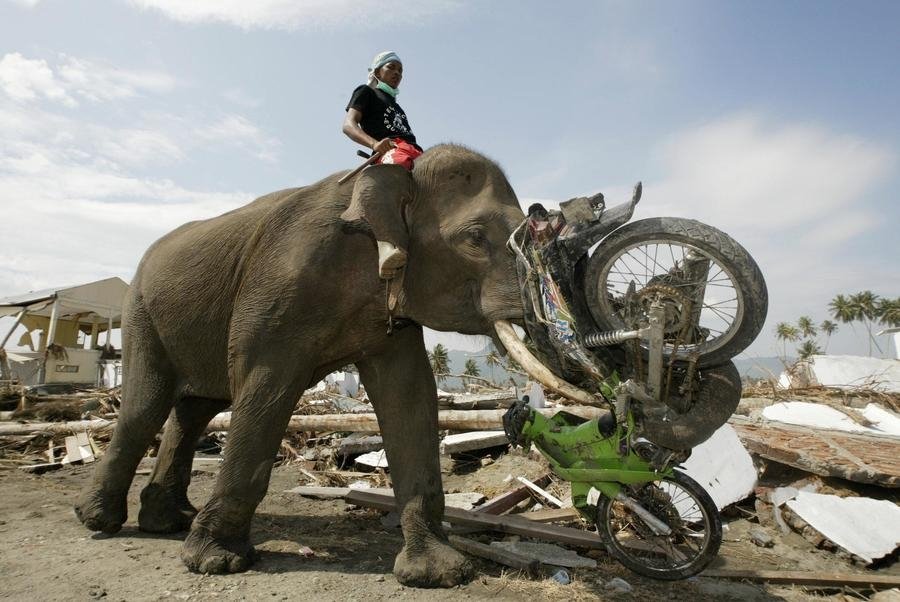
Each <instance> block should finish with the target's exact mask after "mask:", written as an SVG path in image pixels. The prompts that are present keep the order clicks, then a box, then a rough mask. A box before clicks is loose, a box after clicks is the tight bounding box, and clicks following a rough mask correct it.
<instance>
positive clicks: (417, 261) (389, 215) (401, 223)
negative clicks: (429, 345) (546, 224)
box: [345, 144, 525, 334]
mask: <svg viewBox="0 0 900 602" xmlns="http://www.w3.org/2000/svg"><path fill="white" fill-rule="evenodd" d="M348 216H355V217H360V216H361V217H364V218H365V220H366V221H367V222H369V224H371V226H372V229H373V231H374V232H375V233H376V235H377V236H379V237H381V238H382V239H384V240H388V241H390V242H393V243H394V244H397V245H398V246H401V247H404V248H406V249H407V250H408V252H409V260H408V263H407V266H406V268H405V274H404V282H403V296H402V297H401V300H400V304H399V306H398V311H397V314H398V315H401V316H406V317H409V318H411V319H413V320H415V321H416V322H419V323H420V324H423V325H425V326H428V327H429V328H433V329H435V330H446V331H457V332H462V333H465V334H493V329H492V325H493V322H494V321H496V320H515V321H518V320H521V319H522V316H523V312H522V301H521V298H520V294H519V286H518V280H517V277H516V266H515V258H514V256H513V254H512V253H511V252H510V251H509V250H508V249H507V246H506V243H507V240H508V239H509V236H510V234H511V233H512V231H513V230H514V229H515V228H516V226H518V225H519V224H520V223H521V222H522V220H523V219H524V217H525V216H524V214H523V213H522V210H521V208H520V207H519V202H518V200H517V199H516V194H515V192H513V189H512V186H510V184H509V182H508V181H507V179H506V176H505V175H504V174H503V171H502V170H501V169H500V167H499V166H497V164H495V163H494V162H493V161H491V160H489V159H487V158H486V157H484V156H482V155H480V154H478V153H476V152H474V151H471V150H469V149H466V148H464V147H461V146H457V145H450V144H442V145H439V146H436V147H433V148H431V149H429V150H428V151H427V152H425V154H423V155H422V156H421V157H419V159H418V160H417V161H416V165H415V169H414V170H413V171H412V173H410V172H407V171H406V170H405V169H403V168H402V167H398V166H394V165H378V166H375V167H371V168H369V169H366V170H365V171H363V173H362V174H361V176H360V178H359V179H358V181H357V182H356V184H355V186H354V191H353V200H352V201H351V207H350V210H348V212H347V213H346V214H345V217H348Z"/></svg>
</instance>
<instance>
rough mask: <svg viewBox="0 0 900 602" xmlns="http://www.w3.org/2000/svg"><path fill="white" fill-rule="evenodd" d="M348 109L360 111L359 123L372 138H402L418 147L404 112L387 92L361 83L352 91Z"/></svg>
mask: <svg viewBox="0 0 900 602" xmlns="http://www.w3.org/2000/svg"><path fill="white" fill-rule="evenodd" d="M349 109H356V110H357V111H359V112H360V113H362V119H361V120H360V122H359V125H360V126H361V127H362V129H363V131H364V132H365V133H367V134H368V135H369V136H371V137H372V138H375V139H376V140H381V139H383V138H402V139H403V140H406V141H407V142H409V143H410V144H413V145H415V146H417V147H418V144H416V137H415V136H414V135H413V133H412V129H410V127H409V122H408V121H407V120H406V113H404V112H403V109H402V108H400V105H398V104H397V102H396V101H395V100H394V98H393V97H392V96H391V95H390V94H388V93H387V92H383V91H381V90H373V89H372V88H370V87H369V86H367V85H365V84H363V85H362V86H359V87H358V88H356V89H355V90H354V91H353V95H352V96H351V97H350V102H349V103H347V108H346V109H345V110H349Z"/></svg>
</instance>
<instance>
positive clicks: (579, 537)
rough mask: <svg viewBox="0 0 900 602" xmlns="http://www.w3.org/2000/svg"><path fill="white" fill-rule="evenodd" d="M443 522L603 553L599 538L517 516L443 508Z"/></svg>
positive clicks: (368, 499)
mask: <svg viewBox="0 0 900 602" xmlns="http://www.w3.org/2000/svg"><path fill="white" fill-rule="evenodd" d="M345 499H346V500H347V502H349V503H351V504H356V505H358V506H366V507H368V508H377V509H378V510H384V511H386V512H391V511H393V510H396V509H397V508H396V503H395V501H394V498H393V497H391V496H385V495H379V494H377V493H370V492H369V491H365V490H361V489H354V490H351V491H350V493H348V494H347V497H346V498H345ZM444 520H446V521H448V522H451V523H455V524H458V525H465V526H467V527H479V528H482V529H485V530H488V531H498V532H500V533H509V534H513V535H524V536H525V537H533V538H535V539H544V540H547V541H555V542H559V543H563V544H567V545H570V546H575V547H579V548H588V549H599V550H602V549H605V547H604V545H603V543H601V541H600V538H599V537H597V535H595V534H593V533H588V532H586V531H582V530H580V529H571V528H569V527H559V526H557V525H545V524H542V523H533V522H531V521H529V520H527V519H524V518H519V517H518V516H493V515H490V514H484V513H483V512H472V511H469V510H460V509H459V508H445V509H444Z"/></svg>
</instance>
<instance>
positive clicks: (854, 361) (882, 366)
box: [779, 355, 900, 393]
mask: <svg viewBox="0 0 900 602" xmlns="http://www.w3.org/2000/svg"><path fill="white" fill-rule="evenodd" d="M804 364H805V366H801V370H798V371H797V372H798V375H799V376H800V379H801V380H808V381H809V383H808V384H813V385H815V384H819V385H822V386H823V387H834V388H837V389H860V388H864V389H873V390H876V391H884V392H887V393H900V361H898V360H895V359H881V358H877V357H862V356H858V355H814V356H812V357H810V358H809V360H807V361H806V362H804ZM802 368H805V370H804V369H802ZM795 380H797V379H795ZM779 382H780V379H779ZM798 384H800V385H803V384H805V383H802V382H800V383H798Z"/></svg>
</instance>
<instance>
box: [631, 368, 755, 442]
mask: <svg viewBox="0 0 900 602" xmlns="http://www.w3.org/2000/svg"><path fill="white" fill-rule="evenodd" d="M685 372H686V370H685V368H684V367H683V366H679V365H678V364H676V365H675V367H674V368H673V373H674V374H673V379H672V380H673V382H672V385H671V388H670V391H669V396H668V398H667V399H666V400H665V402H666V405H668V406H669V410H668V411H667V413H666V416H665V418H664V419H660V418H646V419H644V420H643V421H642V427H641V436H642V437H646V438H647V439H649V440H650V441H652V442H653V443H655V444H657V445H659V446H662V447H666V448H668V449H677V450H683V449H691V448H692V447H697V446H698V445H700V444H701V443H703V442H704V441H706V440H707V439H709V438H710V437H711V436H712V434H713V433H715V432H716V430H718V429H719V427H721V426H722V425H723V424H725V423H726V422H727V421H728V419H729V418H730V417H731V415H732V414H733V413H734V411H735V410H736V409H737V406H738V404H739V403H740V401H741V375H740V372H738V369H737V367H736V366H735V365H734V362H725V363H724V364H722V365H721V366H716V367H713V368H702V369H700V370H699V375H698V376H697V377H696V378H697V383H696V389H695V390H694V392H693V396H692V401H691V402H690V403H689V402H688V401H687V399H686V398H685V397H684V396H682V395H680V394H679V393H678V386H679V385H680V384H681V383H682V382H683V380H682V379H683V377H684V376H685Z"/></svg>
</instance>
